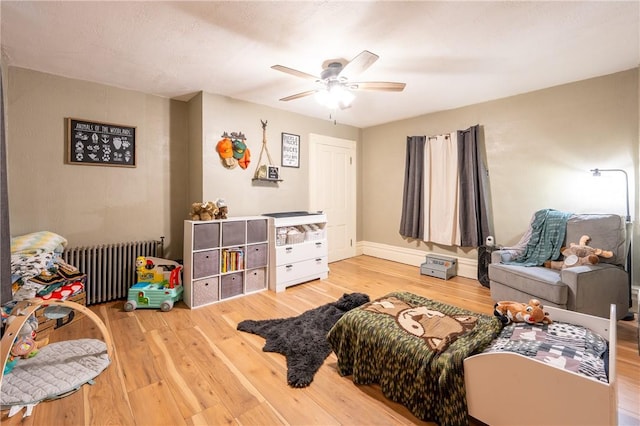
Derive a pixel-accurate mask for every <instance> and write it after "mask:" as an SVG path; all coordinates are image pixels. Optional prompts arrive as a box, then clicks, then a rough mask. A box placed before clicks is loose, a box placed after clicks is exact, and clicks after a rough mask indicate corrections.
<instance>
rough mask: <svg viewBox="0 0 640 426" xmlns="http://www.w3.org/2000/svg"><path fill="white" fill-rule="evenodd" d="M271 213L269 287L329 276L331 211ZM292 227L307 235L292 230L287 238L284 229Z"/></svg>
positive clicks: (281, 287) (286, 285)
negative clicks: (327, 232)
mask: <svg viewBox="0 0 640 426" xmlns="http://www.w3.org/2000/svg"><path fill="white" fill-rule="evenodd" d="M269 216H271V217H272V219H271V222H270V227H269V228H270V231H269V234H270V235H269V240H270V242H269V247H270V250H269V252H270V253H269V275H270V277H269V289H270V290H273V291H275V292H281V291H284V290H285V289H286V288H287V287H289V286H292V285H295V284H300V283H303V282H307V281H311V280H316V279H324V278H327V276H328V272H329V264H328V261H327V259H328V246H327V235H326V225H327V215H326V214H323V213H307V214H300V212H295V214H293V213H291V215H289V216H287V213H273V214H269ZM291 228H297V229H298V230H300V231H301V232H303V233H304V236H302V235H300V234H295V233H292V234H289V235H288V236H287V237H286V238H284V239H283V238H282V236H283V234H284V231H286V230H287V229H291ZM278 237H280V238H278Z"/></svg>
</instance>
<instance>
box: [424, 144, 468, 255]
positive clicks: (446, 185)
mask: <svg viewBox="0 0 640 426" xmlns="http://www.w3.org/2000/svg"><path fill="white" fill-rule="evenodd" d="M458 176H459V173H458V139H457V132H453V133H447V134H444V135H438V136H430V137H428V138H427V140H426V144H425V148H424V176H423V177H424V182H423V197H424V198H423V200H424V226H423V229H424V237H423V240H424V241H431V242H434V243H437V244H443V245H447V246H453V245H458V246H459V245H460V222H459V220H458V209H459V207H458V199H459V195H458V188H459V181H458Z"/></svg>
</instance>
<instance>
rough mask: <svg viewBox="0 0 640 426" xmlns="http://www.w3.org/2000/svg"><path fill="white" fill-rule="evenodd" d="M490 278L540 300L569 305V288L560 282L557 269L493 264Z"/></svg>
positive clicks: (490, 266)
mask: <svg viewBox="0 0 640 426" xmlns="http://www.w3.org/2000/svg"><path fill="white" fill-rule="evenodd" d="M489 277H490V279H491V281H492V282H493V281H497V282H500V283H508V286H509V287H511V288H513V289H515V290H518V291H521V292H523V293H527V294H531V295H535V297H536V298H538V299H544V300H548V301H550V302H552V303H554V304H556V305H560V306H565V305H566V304H567V291H568V289H567V286H566V285H565V283H563V282H562V281H561V280H560V271H556V270H555V269H549V268H544V267H542V266H518V265H504V264H501V263H492V264H491V265H489ZM519 301H520V302H528V300H519ZM496 302H497V300H496Z"/></svg>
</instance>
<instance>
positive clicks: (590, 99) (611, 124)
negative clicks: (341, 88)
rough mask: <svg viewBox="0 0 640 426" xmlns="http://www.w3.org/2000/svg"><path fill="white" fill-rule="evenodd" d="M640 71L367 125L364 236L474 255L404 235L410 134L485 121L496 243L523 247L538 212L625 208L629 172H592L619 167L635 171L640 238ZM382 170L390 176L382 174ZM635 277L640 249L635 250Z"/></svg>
mask: <svg viewBox="0 0 640 426" xmlns="http://www.w3.org/2000/svg"><path fill="white" fill-rule="evenodd" d="M638 84H639V76H638V68H635V69H631V70H628V71H624V72H620V73H616V74H611V75H608V76H604V77H599V78H593V79H589V80H585V81H580V82H575V83H571V84H566V85H562V86H557V87H553V88H549V89H545V90H540V91H536V92H531V93H526V94H522V95H518V96H513V97H509V98H505V99H499V100H495V101H491V102H486V103H481V104H476V105H471V106H467V107H464V108H458V109H453V110H449V111H441V112H438V113H434V114H427V115H423V116H420V117H416V118H412V119H408V120H402V121H397V122H394V123H389V124H385V125H381V126H376V127H370V128H367V129H364V130H363V141H364V143H363V155H362V157H361V161H362V162H363V163H364V166H363V175H362V186H361V190H362V197H363V205H365V206H384V208H382V207H380V208H365V209H363V212H362V216H361V219H362V240H363V242H364V244H366V242H374V243H377V244H385V245H389V246H395V247H399V248H400V249H402V248H404V249H417V250H423V251H434V252H440V253H447V254H450V255H455V256H459V257H463V258H465V257H466V258H474V259H475V257H476V256H477V254H476V251H475V250H472V249H468V248H467V249H462V248H458V249H456V248H453V247H444V246H437V245H433V244H430V243H424V242H408V241H405V240H404V239H403V238H402V237H401V236H400V234H399V233H398V228H399V224H400V213H401V208H402V188H403V181H404V167H405V164H404V162H405V144H406V137H407V136H412V135H433V134H440V133H445V132H451V131H454V130H462V129H467V128H468V127H470V126H472V125H475V124H480V125H481V126H482V128H483V132H484V143H485V154H486V158H487V165H488V169H489V182H490V191H491V206H492V213H493V218H494V220H493V222H494V230H495V238H496V241H497V243H498V244H501V245H510V244H514V243H516V242H517V241H518V240H519V238H520V237H521V235H522V233H523V232H524V231H525V230H526V229H527V225H528V223H529V220H530V218H531V215H532V214H533V212H535V211H536V210H538V209H542V208H555V209H559V210H567V211H573V212H593V213H596V212H612V213H618V214H622V215H624V214H625V211H626V203H625V192H624V178H623V175H622V174H611V175H606V176H605V175H604V174H603V176H602V177H601V178H599V179H598V178H593V177H592V176H591V174H590V173H589V169H592V168H596V167H598V168H621V169H624V170H626V171H627V173H628V174H629V177H630V182H629V183H630V193H631V210H632V213H631V215H632V218H636V225H635V236H636V241H640V240H639V239H638V237H639V234H638V224H637V218H638V200H637V197H634V194H637V188H638V186H637V185H638V161H639V157H638V154H639V153H638V151H639V143H638V141H639V130H638V125H639V123H638V115H639V111H638V100H639V96H638ZM381 170H384V171H385V173H380V171H381ZM634 259H635V260H634V265H635V267H634V271H635V274H634V276H635V279H634V281H635V283H636V285H638V279H639V278H638V277H640V250H636V251H635V254H634Z"/></svg>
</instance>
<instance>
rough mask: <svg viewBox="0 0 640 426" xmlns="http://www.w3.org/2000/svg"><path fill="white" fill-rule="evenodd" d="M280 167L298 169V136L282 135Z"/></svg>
mask: <svg viewBox="0 0 640 426" xmlns="http://www.w3.org/2000/svg"><path fill="white" fill-rule="evenodd" d="M282 167H300V136H298V135H292V134H290V133H282Z"/></svg>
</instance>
